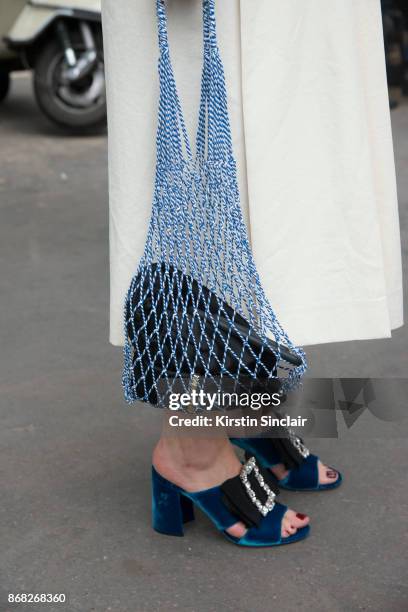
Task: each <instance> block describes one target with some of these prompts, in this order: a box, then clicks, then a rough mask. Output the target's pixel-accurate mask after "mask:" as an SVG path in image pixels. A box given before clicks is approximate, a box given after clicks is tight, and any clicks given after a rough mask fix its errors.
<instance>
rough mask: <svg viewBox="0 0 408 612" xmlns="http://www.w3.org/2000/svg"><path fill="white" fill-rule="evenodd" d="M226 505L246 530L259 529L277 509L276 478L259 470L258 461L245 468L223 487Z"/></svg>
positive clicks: (248, 463)
mask: <svg viewBox="0 0 408 612" xmlns="http://www.w3.org/2000/svg"><path fill="white" fill-rule="evenodd" d="M221 491H222V494H223V496H222V501H223V503H224V505H225V506H226V507H227V508H228V510H229V511H230V512H232V513H233V514H234V515H235V516H236V517H237V518H238V519H240V520H241V521H242V522H243V523H245V525H246V526H247V527H254V526H256V527H257V526H259V524H260V522H261V521H262V518H263V517H264V516H266V515H267V514H268V513H269V512H270V511H271V510H273V507H274V505H275V497H276V495H278V494H279V487H278V483H277V480H276V478H275V477H274V476H273V474H272V473H271V472H270V471H269V470H265V469H263V468H261V467H259V466H258V465H257V463H256V460H255V457H251V458H250V459H249V460H248V461H247V462H246V463H244V465H243V466H242V469H241V472H240V474H239V475H238V476H235V477H234V478H229V479H228V480H226V481H225V482H224V483H223V484H222V485H221Z"/></svg>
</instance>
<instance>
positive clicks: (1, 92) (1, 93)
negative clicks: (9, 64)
mask: <svg viewBox="0 0 408 612" xmlns="http://www.w3.org/2000/svg"><path fill="white" fill-rule="evenodd" d="M9 89H10V75H9V73H8V72H2V71H0V102H3V100H4V99H5V98H6V97H7V94H8V92H9Z"/></svg>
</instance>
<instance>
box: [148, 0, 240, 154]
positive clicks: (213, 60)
mask: <svg viewBox="0 0 408 612" xmlns="http://www.w3.org/2000/svg"><path fill="white" fill-rule="evenodd" d="M156 6H157V21H158V38H159V81H160V100H159V123H158V133H157V158H158V163H165V164H174V163H183V162H187V163H194V162H195V161H196V160H198V161H200V162H201V163H203V162H205V161H207V162H212V163H215V162H219V163H225V162H227V163H231V162H233V153H232V144H231V129H230V122H229V118H228V106H227V94H226V87H225V75H224V68H223V65H222V61H221V58H220V54H219V49H218V44H217V33H216V20H215V0H203V47H204V52H203V69H202V78H201V97H200V107H199V115H198V128H197V135H196V150H195V157H193V152H192V147H191V144H190V142H189V138H188V134H187V130H186V124H185V119H184V115H183V112H182V107H181V103H180V98H179V94H178V91H177V86H176V82H175V78H174V72H173V67H172V63H171V59H170V48H169V42H168V29H167V15H166V0H156Z"/></svg>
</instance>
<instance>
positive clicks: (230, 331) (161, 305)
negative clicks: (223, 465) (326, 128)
mask: <svg viewBox="0 0 408 612" xmlns="http://www.w3.org/2000/svg"><path fill="white" fill-rule="evenodd" d="M157 18H158V30H159V80H160V99H159V116H158V129H157V165H156V178H155V190H154V199H153V206H152V214H151V219H150V224H149V228H148V234H147V240H146V245H145V249H144V253H143V256H142V258H141V261H140V262H139V266H138V269H137V271H136V274H135V276H134V277H133V279H132V282H131V285H130V287H129V290H128V293H127V296H126V300H125V313H124V314H125V337H126V341H125V347H124V369H123V387H124V393H125V399H126V400H127V401H128V402H134V401H136V400H141V401H145V402H150V403H152V404H156V405H159V406H164V405H166V398H167V397H168V394H169V392H171V391H172V389H173V388H174V385H175V384H176V381H177V384H179V385H180V381H182V385H184V386H185V389H186V390H188V389H189V388H190V384H191V381H192V380H193V379H194V380H197V377H198V379H199V380H200V381H202V382H203V384H205V383H206V382H210V383H212V384H213V387H214V386H215V387H216V388H222V386H223V383H224V382H229V383H231V381H232V382H237V383H239V384H241V383H242V381H244V380H245V381H267V382H269V383H271V382H274V381H275V382H279V388H280V390H281V392H282V393H286V392H287V391H288V390H290V389H292V388H294V387H296V386H297V385H298V384H299V381H300V379H301V377H302V375H303V373H304V371H305V369H306V363H305V358H304V353H303V351H302V350H301V349H299V348H297V347H295V346H294V345H293V343H292V342H291V341H290V340H289V338H288V336H287V334H286V333H285V331H284V330H283V329H282V327H281V325H280V323H279V321H278V320H277V318H276V316H275V314H274V312H273V309H272V307H271V305H270V303H269V301H268V299H267V297H266V295H265V292H264V290H263V288H262V284H261V281H260V278H259V275H258V272H257V269H256V266H255V262H254V259H253V255H252V252H251V248H250V245H249V240H248V235H247V230H246V226H245V223H244V220H243V216H242V212H241V208H240V199H239V192H238V184H237V174H236V163H235V160H234V155H233V151H232V145H231V131H230V123H229V118H228V109H227V96H226V86H225V78H224V70H223V65H222V62H221V58H220V53H219V49H218V46H217V39H216V23H215V12H214V0H204V1H203V24H204V27H203V29H204V52H203V70H202V80H201V101H200V107H199V112H198V129H197V137H196V147H195V150H194V152H193V148H192V146H191V145H190V142H189V139H188V135H187V131H186V126H185V121H184V118H183V113H182V108H181V105H180V100H179V96H178V93H177V89H176V84H175V80H174V74H173V69H172V64H171V60H170V53H169V44H168V36H167V21H166V7H165V1H164V0H157Z"/></svg>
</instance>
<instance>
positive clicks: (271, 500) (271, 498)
mask: <svg viewBox="0 0 408 612" xmlns="http://www.w3.org/2000/svg"><path fill="white" fill-rule="evenodd" d="M252 472H253V473H254V475H255V478H256V479H257V481H258V483H259V486H260V487H261V488H262V489H263V490H264V491H265V493H266V495H267V496H268V498H267V500H266V502H265V504H263V503H262V502H261V501H260V500H259V499H258V498H257V496H256V493H255V491H254V490H253V488H252V487H251V483H250V482H249V479H248V476H249V475H250V474H251V473H252ZM239 477H240V478H241V480H242V483H243V485H244V487H245V490H246V492H247V494H248V497H249V499H250V500H251V501H252V503H253V504H255V506H256V507H257V508H258V510H259V512H260V513H261V514H262V515H263V516H266V515H267V514H268V512H270V511H271V510H272V509H273V507H274V505H275V497H276V495H275V493H274V492H273V491H272V489H270V487H269V486H268V485H267V484H266V482H265V480H264V478H263V476H262V474H261V473H260V471H259V468H258V466H257V465H256V460H255V457H251V458H250V459H248V461H247V462H246V463H244V465H243V466H242V469H241V472H240V475H239Z"/></svg>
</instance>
